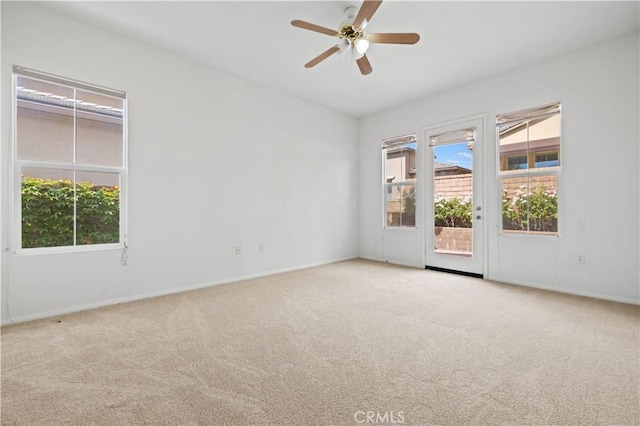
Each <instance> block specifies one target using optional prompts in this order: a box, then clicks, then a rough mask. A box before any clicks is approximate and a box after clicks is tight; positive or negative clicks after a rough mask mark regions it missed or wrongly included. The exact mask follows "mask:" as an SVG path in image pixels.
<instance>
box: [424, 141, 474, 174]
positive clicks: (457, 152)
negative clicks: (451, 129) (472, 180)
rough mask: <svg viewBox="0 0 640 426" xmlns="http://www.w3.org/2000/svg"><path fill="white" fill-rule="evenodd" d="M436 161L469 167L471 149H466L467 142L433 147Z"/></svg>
mask: <svg viewBox="0 0 640 426" xmlns="http://www.w3.org/2000/svg"><path fill="white" fill-rule="evenodd" d="M433 150H434V153H435V155H436V161H437V162H438V163H447V164H456V165H458V166H460V167H464V168H467V169H471V151H469V150H468V149H467V142H461V143H456V144H451V145H439V146H435V147H434V149H433Z"/></svg>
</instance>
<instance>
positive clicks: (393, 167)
mask: <svg viewBox="0 0 640 426" xmlns="http://www.w3.org/2000/svg"><path fill="white" fill-rule="evenodd" d="M385 152H386V161H385V173H386V176H385V178H386V182H387V183H399V182H407V181H415V179H416V143H415V142H413V143H410V144H407V145H402V146H396V147H393V148H387V149H386V150H385Z"/></svg>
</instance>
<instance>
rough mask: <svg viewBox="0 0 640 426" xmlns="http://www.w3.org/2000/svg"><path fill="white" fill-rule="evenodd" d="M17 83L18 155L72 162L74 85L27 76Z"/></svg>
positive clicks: (34, 158) (21, 157)
mask: <svg viewBox="0 0 640 426" xmlns="http://www.w3.org/2000/svg"><path fill="white" fill-rule="evenodd" d="M16 83H17V85H16V86H17V87H16V97H17V99H16V106H17V111H16V121H17V122H16V136H17V158H18V159H20V160H36V161H55V162H62V163H71V162H73V137H74V135H73V103H74V102H73V99H74V96H73V89H70V88H68V87H65V86H60V85H57V84H52V83H44V82H41V81H38V80H33V79H30V78H26V77H18V78H17V82H16Z"/></svg>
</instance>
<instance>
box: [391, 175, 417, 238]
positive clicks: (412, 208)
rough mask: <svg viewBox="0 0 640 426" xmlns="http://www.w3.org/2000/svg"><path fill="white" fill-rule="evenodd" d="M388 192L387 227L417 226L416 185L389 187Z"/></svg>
mask: <svg viewBox="0 0 640 426" xmlns="http://www.w3.org/2000/svg"><path fill="white" fill-rule="evenodd" d="M386 190H387V226H411V227H413V226H415V225H416V187H415V185H410V184H407V185H393V186H391V185H389V186H387V187H386Z"/></svg>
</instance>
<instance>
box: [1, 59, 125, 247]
mask: <svg viewBox="0 0 640 426" xmlns="http://www.w3.org/2000/svg"><path fill="white" fill-rule="evenodd" d="M13 79H14V92H13V93H14V115H13V117H14V123H13V124H14V126H13V129H14V151H13V152H14V191H15V194H16V196H15V197H14V199H15V200H16V206H15V209H14V212H15V215H16V221H15V223H16V232H15V236H16V239H17V244H16V245H17V247H20V248H21V249H29V250H32V249H33V250H42V249H44V248H49V249H50V250H52V249H53V248H57V250H69V249H74V248H80V247H87V246H104V247H108V246H109V245H111V246H123V245H124V243H125V241H124V240H125V220H124V218H125V204H124V200H125V199H126V197H125V188H126V185H125V184H126V177H127V169H126V135H125V128H126V124H125V123H126V96H125V93H124V92H119V91H114V90H110V89H104V88H100V87H96V86H92V85H88V84H85V83H80V82H75V81H72V80H67V79H63V78H60V77H56V76H52V75H48V74H44V73H40V72H37V71H33V70H28V69H25V68H22V67H14V76H13ZM61 248H62V249H61ZM54 251H55V250H54Z"/></svg>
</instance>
